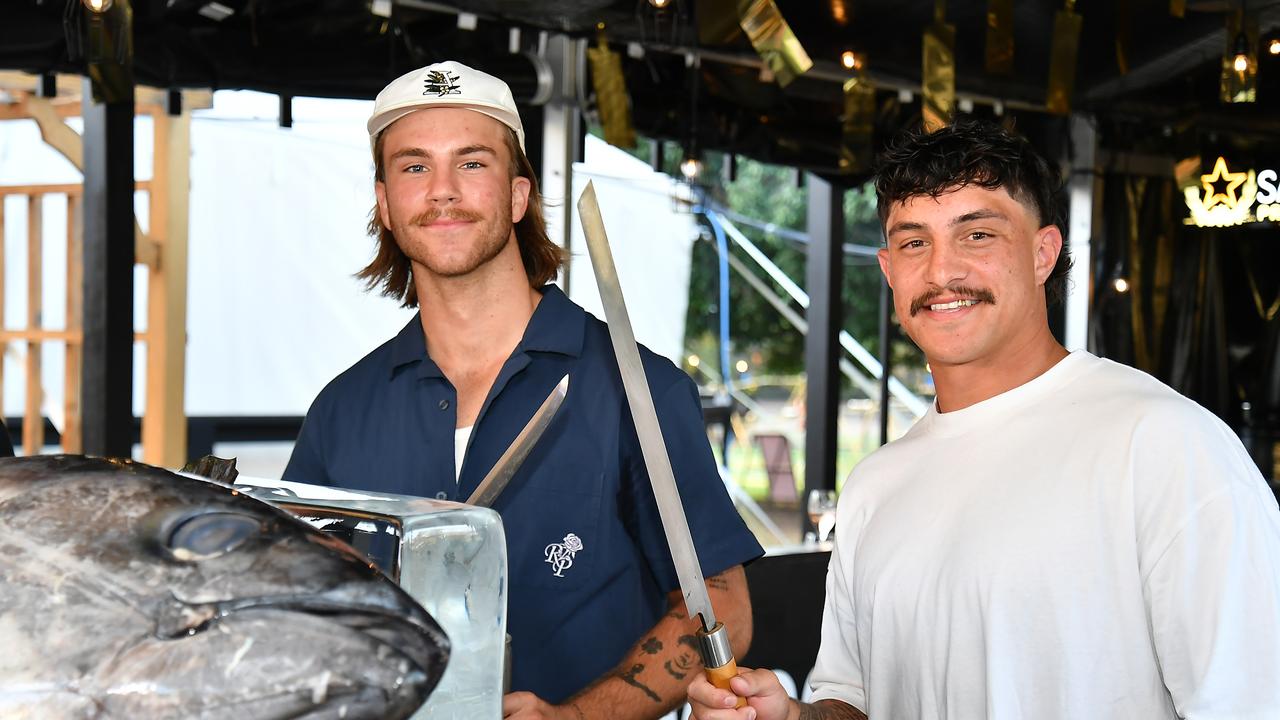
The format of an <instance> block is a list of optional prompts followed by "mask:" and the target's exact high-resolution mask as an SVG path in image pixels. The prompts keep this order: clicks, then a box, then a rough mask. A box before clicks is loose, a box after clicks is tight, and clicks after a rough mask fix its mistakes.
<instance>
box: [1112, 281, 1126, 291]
mask: <svg viewBox="0 0 1280 720" xmlns="http://www.w3.org/2000/svg"><path fill="white" fill-rule="evenodd" d="M1113 285H1114V287H1115V289H1116V292H1118V293H1127V292H1129V281H1128V280H1125V279H1124V278H1116V281H1115V283H1113Z"/></svg>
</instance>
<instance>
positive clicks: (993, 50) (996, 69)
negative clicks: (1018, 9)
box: [987, 0, 1013, 75]
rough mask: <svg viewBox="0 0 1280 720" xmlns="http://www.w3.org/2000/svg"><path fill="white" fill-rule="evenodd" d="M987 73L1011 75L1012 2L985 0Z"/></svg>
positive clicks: (1006, 0) (1008, 0)
mask: <svg viewBox="0 0 1280 720" xmlns="http://www.w3.org/2000/svg"><path fill="white" fill-rule="evenodd" d="M987 72H989V73H992V74H993V75H1012V74H1013V0H987Z"/></svg>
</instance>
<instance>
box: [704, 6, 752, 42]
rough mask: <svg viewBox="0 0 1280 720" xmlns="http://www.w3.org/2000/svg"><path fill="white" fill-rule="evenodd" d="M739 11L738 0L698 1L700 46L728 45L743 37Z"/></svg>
mask: <svg viewBox="0 0 1280 720" xmlns="http://www.w3.org/2000/svg"><path fill="white" fill-rule="evenodd" d="M737 11H738V0H698V8H697V12H695V13H694V15H695V16H696V20H697V24H698V44H699V45H703V46H714V45H728V44H730V43H732V42H734V41H736V40H737V39H738V38H740V37H742V26H741V25H739V24H738V12H737Z"/></svg>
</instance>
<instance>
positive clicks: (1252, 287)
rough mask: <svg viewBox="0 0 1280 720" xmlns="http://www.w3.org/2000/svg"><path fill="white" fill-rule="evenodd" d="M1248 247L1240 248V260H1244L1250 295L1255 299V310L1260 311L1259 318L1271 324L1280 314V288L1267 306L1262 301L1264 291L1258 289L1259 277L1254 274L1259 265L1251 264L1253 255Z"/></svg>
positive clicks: (1242, 246)
mask: <svg viewBox="0 0 1280 720" xmlns="http://www.w3.org/2000/svg"><path fill="white" fill-rule="evenodd" d="M1247 247H1248V246H1247V245H1241V246H1240V258H1241V259H1242V260H1244V262H1243V263H1242V264H1243V265H1244V274H1245V277H1247V278H1248V279H1249V294H1250V295H1251V296H1252V297H1253V308H1254V310H1257V311H1258V317H1259V318H1261V319H1262V320H1263V322H1271V321H1272V320H1273V319H1275V316H1276V314H1277V313H1280V288H1277V290H1276V297H1275V300H1272V301H1271V304H1270V305H1266V304H1264V303H1263V300H1262V291H1261V290H1259V289H1258V277H1257V276H1256V275H1255V274H1254V272H1253V269H1254V267H1255V266H1256V265H1257V263H1254V262H1251V260H1252V258H1250V257H1249V255H1250V254H1251V253H1249V252H1248V251H1247Z"/></svg>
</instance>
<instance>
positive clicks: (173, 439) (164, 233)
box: [142, 103, 191, 468]
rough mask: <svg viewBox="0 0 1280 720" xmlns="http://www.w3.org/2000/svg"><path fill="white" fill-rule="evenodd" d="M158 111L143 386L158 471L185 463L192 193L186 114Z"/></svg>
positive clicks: (148, 444)
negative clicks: (154, 254)
mask: <svg viewBox="0 0 1280 720" xmlns="http://www.w3.org/2000/svg"><path fill="white" fill-rule="evenodd" d="M183 105H184V107H183V111H182V114H180V115H177V116H170V115H168V114H167V113H165V112H162V111H159V110H156V111H153V112H152V113H151V117H152V121H153V123H154V137H155V152H154V170H153V174H152V178H153V180H152V183H151V187H152V188H153V189H154V191H153V192H152V193H151V203H150V205H151V222H150V228H149V233H148V235H149V236H150V237H151V239H152V241H153V242H155V243H156V245H157V247H158V250H159V253H158V255H159V262H157V263H154V264H151V265H149V266H148V271H149V272H148V276H147V278H148V279H147V373H146V377H147V387H146V409H145V412H144V414H143V421H142V459H143V461H144V462H147V463H150V464H152V465H159V466H161V467H173V468H176V467H182V465H184V464H185V463H186V462H187V416H186V407H185V398H186V392H185V390H186V387H185V383H186V357H187V356H186V351H187V216H188V204H189V202H188V201H189V195H190V177H191V173H190V157H191V115H190V111H189V110H188V109H187V108H186V107H185V105H186V103H183Z"/></svg>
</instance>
